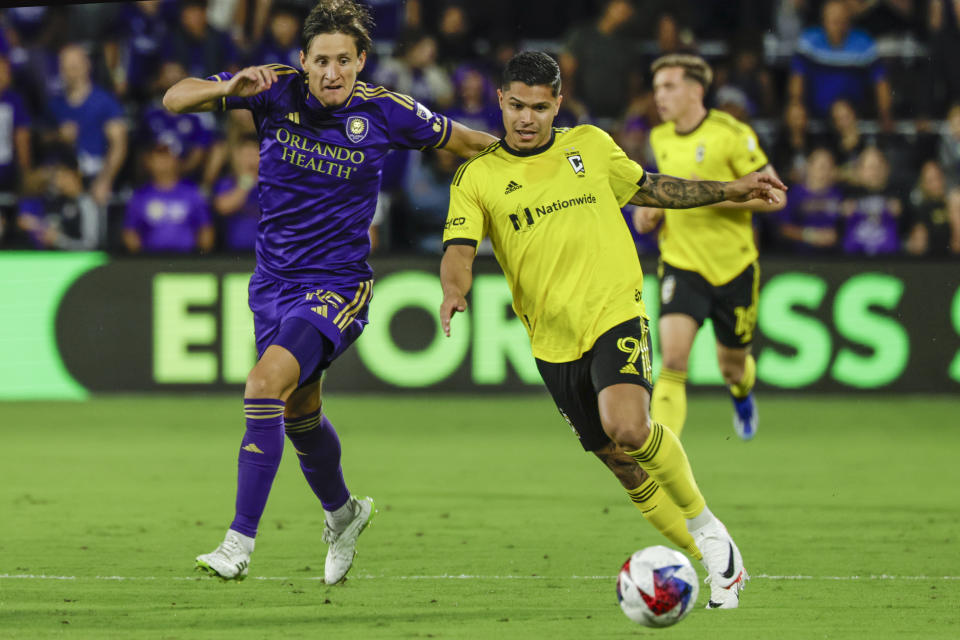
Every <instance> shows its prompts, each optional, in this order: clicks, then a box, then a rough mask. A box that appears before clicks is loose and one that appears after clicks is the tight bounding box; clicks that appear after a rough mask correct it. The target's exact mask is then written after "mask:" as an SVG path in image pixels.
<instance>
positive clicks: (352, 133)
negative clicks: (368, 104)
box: [347, 116, 370, 143]
mask: <svg viewBox="0 0 960 640" xmlns="http://www.w3.org/2000/svg"><path fill="white" fill-rule="evenodd" d="M369 131H370V121H369V120H367V119H366V118H364V117H363V116H350V117H349V118H347V138H349V139H350V142H354V143H356V142H360V141H361V140H363V139H364V138H366V137H367V132H369Z"/></svg>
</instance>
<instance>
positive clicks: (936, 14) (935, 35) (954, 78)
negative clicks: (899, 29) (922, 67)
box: [922, 0, 960, 115]
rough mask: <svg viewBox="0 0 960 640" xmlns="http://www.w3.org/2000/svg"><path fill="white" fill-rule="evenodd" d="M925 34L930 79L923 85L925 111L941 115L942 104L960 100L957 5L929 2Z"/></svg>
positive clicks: (959, 17)
mask: <svg viewBox="0 0 960 640" xmlns="http://www.w3.org/2000/svg"><path fill="white" fill-rule="evenodd" d="M926 26H927V34H928V42H929V46H930V64H929V67H928V70H929V72H930V74H931V75H930V77H929V78H927V82H924V83H923V85H922V86H923V89H924V90H926V92H927V93H928V95H927V96H926V102H927V104H928V106H927V111H929V112H930V114H931V115H939V114H940V113H943V108H944V105H949V104H951V103H952V102H956V101H957V100H960V65H958V64H957V60H960V3H958V2H957V1H956V0H929V4H928V11H927V25H926Z"/></svg>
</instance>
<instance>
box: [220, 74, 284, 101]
mask: <svg viewBox="0 0 960 640" xmlns="http://www.w3.org/2000/svg"><path fill="white" fill-rule="evenodd" d="M276 81H277V72H276V71H274V70H273V69H272V68H270V67H266V66H259V67H246V68H245V69H241V70H240V71H238V72H237V73H236V75H234V76H233V77H232V78H230V80H229V81H228V82H227V85H226V89H225V90H226V92H227V93H226V94H227V95H228V96H236V97H238V98H249V97H250V96H255V95H257V94H258V93H262V92H264V91H266V90H267V89H269V88H270V87H272V86H273V83H274V82H276Z"/></svg>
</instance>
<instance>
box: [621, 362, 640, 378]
mask: <svg viewBox="0 0 960 640" xmlns="http://www.w3.org/2000/svg"><path fill="white" fill-rule="evenodd" d="M620 373H632V374H633V375H635V376H638V375H640V372H639V371H637V368H636V367H635V366H633V363H632V362H628V363H627V364H626V366H624V367H623V368H622V369H620Z"/></svg>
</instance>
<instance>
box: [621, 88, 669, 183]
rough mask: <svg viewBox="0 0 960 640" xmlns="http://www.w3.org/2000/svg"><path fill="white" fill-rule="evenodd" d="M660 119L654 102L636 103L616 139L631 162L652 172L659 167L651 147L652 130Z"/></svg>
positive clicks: (629, 111)
mask: <svg viewBox="0 0 960 640" xmlns="http://www.w3.org/2000/svg"><path fill="white" fill-rule="evenodd" d="M651 112H653V113H651ZM658 118H659V116H658V115H657V114H656V105H655V104H654V103H653V100H649V101H635V102H634V103H633V104H632V105H631V108H630V110H628V111H627V114H626V116H625V118H624V121H623V127H621V129H620V131H619V132H618V135H617V138H616V139H617V144H619V145H620V148H621V149H623V151H624V153H626V154H627V156H628V157H629V158H630V159H631V160H633V161H634V162H636V163H638V164H639V165H640V166H642V167H644V168H645V169H646V168H649V169H650V171H654V170H655V167H656V166H657V160H656V158H654V156H653V149H651V147H650V130H651V129H652V128H653V123H654V122H656V121H657V120H658Z"/></svg>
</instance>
